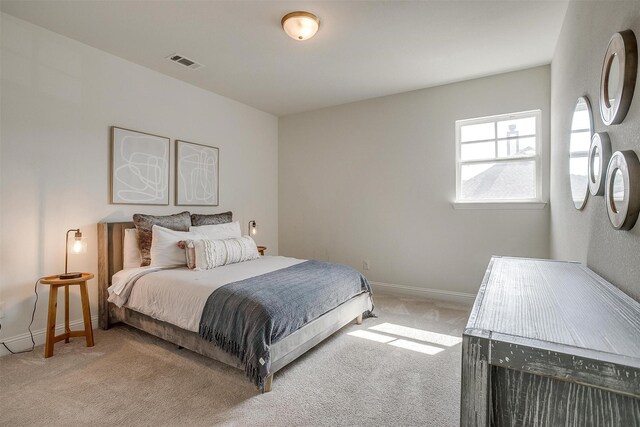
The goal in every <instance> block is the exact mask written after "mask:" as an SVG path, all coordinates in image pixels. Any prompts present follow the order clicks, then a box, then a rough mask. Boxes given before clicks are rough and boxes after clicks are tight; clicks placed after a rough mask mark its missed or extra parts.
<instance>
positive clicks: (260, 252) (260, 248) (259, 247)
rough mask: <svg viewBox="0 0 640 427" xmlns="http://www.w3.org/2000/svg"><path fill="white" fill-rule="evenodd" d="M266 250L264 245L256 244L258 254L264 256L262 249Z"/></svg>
mask: <svg viewBox="0 0 640 427" xmlns="http://www.w3.org/2000/svg"><path fill="white" fill-rule="evenodd" d="M266 250H267V247H266V246H260V245H258V253H259V254H260V255H262V256H264V251H266Z"/></svg>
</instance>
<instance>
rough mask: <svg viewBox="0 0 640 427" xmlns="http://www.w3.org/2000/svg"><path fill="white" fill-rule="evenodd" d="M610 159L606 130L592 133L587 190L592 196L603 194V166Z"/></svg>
mask: <svg viewBox="0 0 640 427" xmlns="http://www.w3.org/2000/svg"><path fill="white" fill-rule="evenodd" d="M609 159H611V140H610V139H609V134H608V133H606V132H598V133H594V134H593V138H591V148H589V173H588V176H589V191H590V192H591V194H592V195H594V196H602V195H603V194H604V176H605V173H606V169H605V167H606V166H607V165H608V164H609Z"/></svg>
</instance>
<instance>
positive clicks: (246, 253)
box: [152, 236, 260, 270]
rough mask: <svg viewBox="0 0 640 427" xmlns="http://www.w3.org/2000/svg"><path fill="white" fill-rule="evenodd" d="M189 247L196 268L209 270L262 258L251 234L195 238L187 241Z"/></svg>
mask: <svg viewBox="0 0 640 427" xmlns="http://www.w3.org/2000/svg"><path fill="white" fill-rule="evenodd" d="M189 248H192V250H193V251H194V255H195V262H194V264H195V268H196V270H209V269H212V268H216V267H220V266H222V265H227V264H235V263H238V262H244V261H250V260H252V259H258V258H260V255H259V254H258V248H257V246H256V242H254V241H253V239H252V238H251V237H249V236H244V237H239V238H236V239H225V240H208V239H203V240H194V241H190V242H187V250H188V249H189ZM152 260H153V258H152ZM152 262H153V261H152Z"/></svg>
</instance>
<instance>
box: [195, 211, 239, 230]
mask: <svg viewBox="0 0 640 427" xmlns="http://www.w3.org/2000/svg"><path fill="white" fill-rule="evenodd" d="M231 221H233V213H232V212H231V211H229V212H223V213H219V214H212V215H201V214H191V225H194V226H195V225H215V224H226V223H228V222H231Z"/></svg>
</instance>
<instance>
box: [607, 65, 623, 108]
mask: <svg viewBox="0 0 640 427" xmlns="http://www.w3.org/2000/svg"><path fill="white" fill-rule="evenodd" d="M607 74H608V76H607V79H606V80H607V87H606V90H607V96H605V102H606V103H607V107H609V108H611V106H612V105H614V104H615V102H616V93H617V92H618V83H619V81H620V60H618V55H616V54H613V55H611V58H610V59H609V69H608V70H607Z"/></svg>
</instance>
